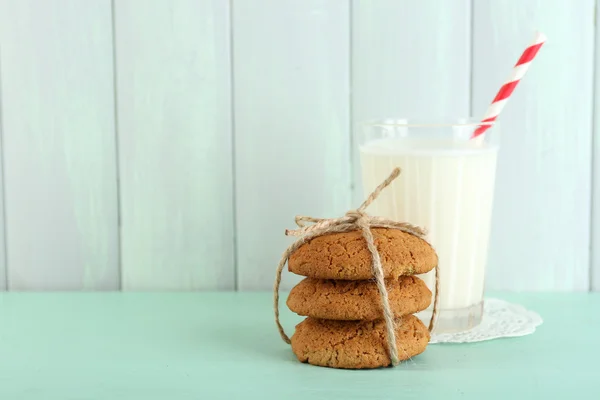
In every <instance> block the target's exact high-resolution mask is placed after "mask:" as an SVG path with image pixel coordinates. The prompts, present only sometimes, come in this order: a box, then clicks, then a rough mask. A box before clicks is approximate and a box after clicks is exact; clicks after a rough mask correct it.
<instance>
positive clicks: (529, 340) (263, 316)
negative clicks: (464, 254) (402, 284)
mask: <svg viewBox="0 0 600 400" xmlns="http://www.w3.org/2000/svg"><path fill="white" fill-rule="evenodd" d="M494 296H495V297H500V298H504V299H506V300H509V301H515V302H518V303H520V304H523V305H525V306H526V307H528V308H530V309H532V310H535V311H537V312H539V313H540V314H541V316H542V317H543V318H544V324H543V325H541V326H540V327H539V328H538V330H537V331H536V333H535V334H533V335H531V336H526V337H521V338H511V339H502V340H495V341H490V342H482V343H476V344H460V345H441V344H438V345H430V346H429V347H428V349H427V351H426V352H425V353H424V354H422V355H420V356H418V357H416V358H415V359H414V361H413V362H408V363H404V364H402V365H401V366H400V367H397V368H395V369H391V368H388V369H380V370H369V371H345V370H335V369H328V368H320V367H313V366H310V365H306V364H301V363H299V362H297V361H296V360H295V358H294V355H293V354H292V352H291V349H290V348H289V347H288V346H287V345H286V344H285V343H283V342H282V341H281V340H280V338H279V335H278V333H277V330H276V328H275V325H274V323H273V315H272V314H273V313H272V310H271V294H270V293H185V294H182V293H174V294H162V293H161V294H158V293H155V294H150V293H78V294H75V293H71V294H67V293H64V294H63V293H59V294H42V293H35V294H33V293H31V294H30V293H8V294H1V295H0V399H2V400H5V399H6V400H17V399H27V400H29V399H44V400H55V399H56V400H59V399H60V400H67V399H73V400H75V399H81V400H84V399H85V400H95V399H107V400H117V399H145V400H150V399H168V400H178V399H207V400H210V399H237V398H239V399H282V400H287V399H303V400H304V399H333V400H335V399H363V398H369V399H413V398H414V399H437V398H439V399H454V398H457V399H464V398H469V399H520V398H523V399H526V398H532V399H533V398H536V399H538V398H553V399H554V398H561V397H563V396H576V397H577V398H579V399H598V398H600V294H520V295H516V294H505V295H504V294H497V293H495V294H494ZM283 314H284V318H283V321H284V323H285V325H286V326H287V327H288V329H289V331H290V333H291V332H292V329H293V325H294V324H295V323H296V322H298V321H299V320H300V318H299V317H297V316H295V315H294V314H292V313H291V312H289V311H288V310H287V309H283Z"/></svg>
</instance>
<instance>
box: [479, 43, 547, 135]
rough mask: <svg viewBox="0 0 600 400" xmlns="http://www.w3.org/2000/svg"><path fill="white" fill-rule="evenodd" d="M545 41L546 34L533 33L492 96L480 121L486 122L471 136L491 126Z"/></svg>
mask: <svg viewBox="0 0 600 400" xmlns="http://www.w3.org/2000/svg"><path fill="white" fill-rule="evenodd" d="M545 41H546V36H545V35H544V34H543V33H539V32H538V33H537V34H536V35H535V40H534V41H533V43H531V45H529V47H527V48H526V49H525V51H524V52H523V54H521V58H519V61H517V63H516V64H515V66H514V67H513V70H512V73H511V74H510V77H509V78H508V79H507V81H506V83H505V84H504V85H502V87H501V88H500V90H499V91H498V94H496V97H494V100H493V101H492V104H491V105H490V107H489V108H488V109H487V111H486V112H485V114H484V116H483V119H482V120H481V122H487V123H486V124H485V125H479V126H478V127H477V128H476V129H475V131H474V132H473V136H472V137H471V138H475V137H477V136H479V135H481V134H482V133H483V132H485V131H486V130H488V129H489V128H491V127H492V125H493V122H494V121H495V120H496V118H498V115H499V114H500V113H501V112H502V109H503V108H504V106H505V105H506V102H507V101H508V98H509V97H510V95H511V94H512V92H513V91H514V90H515V88H516V87H517V84H518V83H519V81H520V80H521V78H523V76H524V75H525V73H526V72H527V69H528V68H529V66H530V65H531V62H532V61H533V59H534V58H535V55H536V54H537V52H538V50H539V49H540V47H542V45H543V44H544V42H545Z"/></svg>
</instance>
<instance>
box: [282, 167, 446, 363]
mask: <svg viewBox="0 0 600 400" xmlns="http://www.w3.org/2000/svg"><path fill="white" fill-rule="evenodd" d="M398 175H400V169H399V168H394V170H393V171H392V173H391V174H390V176H389V177H388V178H387V179H386V180H385V181H383V182H382V183H381V184H380V185H379V186H377V188H375V190H374V191H373V193H371V194H370V195H369V197H367V199H366V200H365V201H364V202H363V203H362V204H361V206H360V207H359V208H358V209H356V210H350V211H348V212H347V213H346V214H345V215H344V216H343V217H340V218H329V219H328V218H313V217H307V216H297V217H296V218H295V222H296V225H298V229H287V230H286V231H285V234H286V236H296V237H298V238H299V239H298V240H296V241H295V242H294V243H292V244H291V245H290V246H289V247H288V248H287V249H286V250H285V252H284V253H283V255H282V256H281V260H280V261H279V265H278V266H277V274H276V278H275V285H274V288H273V295H274V299H273V307H274V310H275V323H276V324H277V328H278V329H279V334H280V335H281V338H282V339H283V340H284V341H285V342H286V343H288V344H289V343H291V341H290V338H289V337H288V336H287V335H286V333H285V331H284V329H283V326H281V323H280V321H279V286H280V283H281V273H282V271H283V268H284V267H285V264H286V263H287V261H288V259H289V257H290V255H291V254H292V253H293V252H294V251H296V250H297V249H298V248H299V247H300V246H302V245H303V244H304V243H306V242H308V241H310V240H312V239H314V238H316V237H318V236H323V235H327V234H331V233H341V232H350V231H356V230H360V231H361V232H362V234H363V237H364V238H365V241H366V242H367V247H368V249H369V251H370V253H371V259H372V264H371V269H372V272H373V277H374V278H375V282H376V283H377V289H378V291H379V297H380V299H381V304H382V306H383V307H382V308H383V317H384V320H385V327H386V333H387V344H388V349H389V353H390V354H389V355H390V359H391V360H392V365H398V363H399V362H400V361H399V358H398V347H397V345H396V323H395V321H394V313H393V312H392V310H391V307H390V303H389V299H388V292H387V289H386V287H385V279H384V274H383V267H382V265H381V257H380V256H379V251H378V250H377V247H376V246H375V240H374V238H373V233H372V232H371V228H390V229H398V230H400V231H403V232H406V233H409V234H411V235H414V236H417V237H418V238H421V239H425V235H426V232H425V231H424V230H423V229H422V228H420V227H418V226H414V225H411V224H409V223H406V222H398V221H393V220H390V219H386V218H382V217H376V216H370V215H368V214H367V213H366V212H365V209H366V208H367V207H368V206H369V205H370V204H371V203H373V201H375V199H376V198H377V197H378V196H379V194H380V193H381V191H382V190H383V189H385V188H386V187H388V186H389V185H390V184H391V183H392V181H393V180H394V179H396V178H397V177H398ZM307 223H311V224H312V225H307ZM437 303H438V267H437V266H436V267H435V298H434V303H433V313H432V316H431V321H430V322H429V331H432V330H433V326H434V321H435V318H436V316H437Z"/></svg>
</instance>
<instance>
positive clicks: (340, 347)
mask: <svg viewBox="0 0 600 400" xmlns="http://www.w3.org/2000/svg"><path fill="white" fill-rule="evenodd" d="M429 339H430V335H429V331H428V330H427V328H426V327H425V325H423V323H422V322H421V320H419V319H418V318H417V317H415V316H414V315H407V316H405V317H402V318H398V319H396V343H397V346H398V357H399V358H400V360H407V359H409V358H411V357H414V356H416V355H418V354H420V353H422V352H423V351H424V350H425V348H426V347H427V344H428V343H429ZM291 340H292V351H293V352H294V354H295V355H296V357H297V358H298V360H299V361H301V362H305V363H309V364H312V365H318V366H322V367H332V368H346V369H363V368H379V367H386V366H389V365H391V360H390V357H389V355H388V349H387V343H386V335H385V323H384V321H383V320H377V321H331V320H324V319H316V318H311V317H308V318H306V319H305V320H304V321H302V322H301V323H299V324H298V325H297V326H296V332H295V333H294V335H293V336H292V339H291Z"/></svg>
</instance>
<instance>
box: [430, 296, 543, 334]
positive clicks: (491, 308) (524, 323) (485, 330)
mask: <svg viewBox="0 0 600 400" xmlns="http://www.w3.org/2000/svg"><path fill="white" fill-rule="evenodd" d="M541 323H542V318H541V317H540V316H539V315H538V314H537V313H535V312H533V311H530V310H527V309H525V307H523V306H520V305H518V304H512V303H508V302H506V301H504V300H500V299H485V301H484V304H483V318H482V320H481V323H480V324H479V325H478V326H476V327H475V328H473V329H471V330H469V331H466V332H460V333H443V334H439V335H437V334H435V333H434V334H432V335H431V340H430V342H429V343H430V344H433V343H470V342H481V341H484V340H491V339H498V338H503V337H515V336H525V335H530V334H532V333H533V332H535V328H536V327H537V326H539V325H540V324H541Z"/></svg>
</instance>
